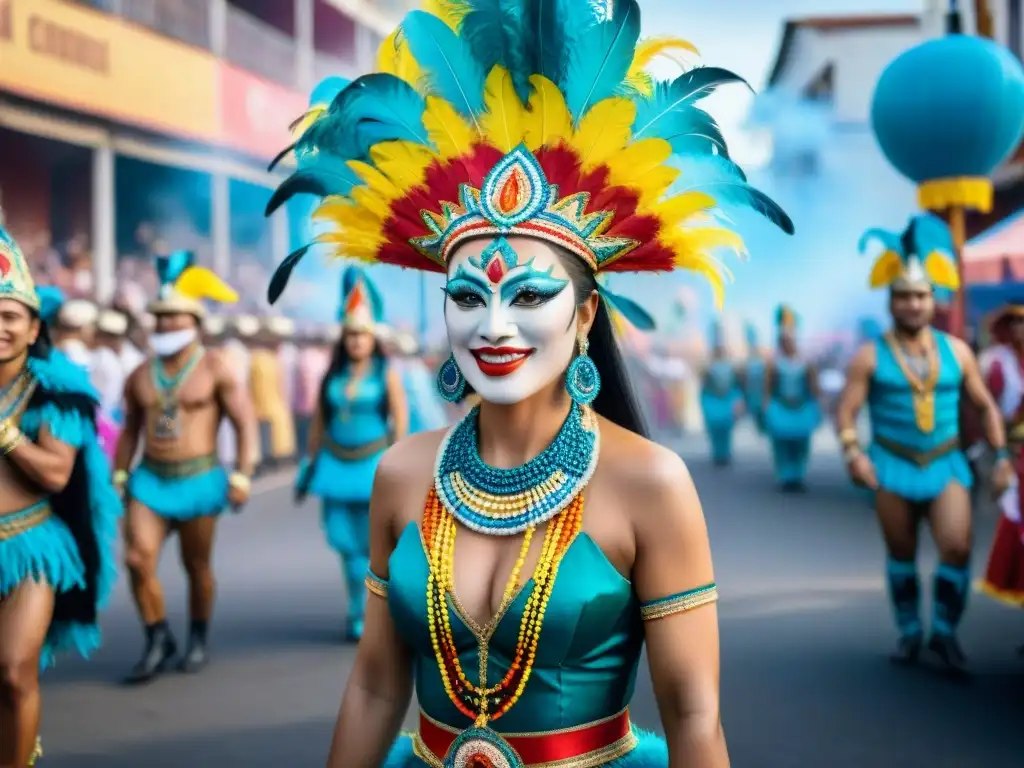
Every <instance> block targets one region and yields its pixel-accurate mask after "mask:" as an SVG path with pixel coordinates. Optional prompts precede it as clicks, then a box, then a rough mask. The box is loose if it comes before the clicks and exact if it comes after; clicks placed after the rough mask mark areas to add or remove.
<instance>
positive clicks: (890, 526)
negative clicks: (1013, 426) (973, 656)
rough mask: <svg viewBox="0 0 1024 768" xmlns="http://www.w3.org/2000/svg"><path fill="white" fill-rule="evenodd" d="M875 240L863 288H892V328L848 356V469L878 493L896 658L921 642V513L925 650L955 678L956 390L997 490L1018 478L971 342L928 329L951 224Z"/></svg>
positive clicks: (952, 263)
mask: <svg viewBox="0 0 1024 768" xmlns="http://www.w3.org/2000/svg"><path fill="white" fill-rule="evenodd" d="M872 240H878V241H880V242H881V243H882V245H883V246H884V250H883V252H882V254H881V255H880V256H879V258H878V260H877V261H876V262H875V265H874V267H873V268H872V270H871V277H870V284H871V287H873V288H888V289H889V312H890V314H891V315H892V321H893V327H892V329H891V330H889V331H887V332H886V333H885V334H883V335H882V337H881V338H879V339H876V340H874V341H869V342H867V343H865V344H864V345H863V346H862V347H861V348H860V349H859V350H858V351H857V353H856V355H855V356H854V358H853V361H852V362H851V363H850V368H849V371H848V374H847V380H846V388H845V389H844V390H843V394H842V395H841V397H840V401H839V407H838V409H837V412H836V429H837V431H838V432H839V442H840V443H841V445H842V446H843V457H844V460H845V462H846V465H847V470H848V472H849V473H850V477H851V478H852V479H853V481H854V482H855V483H857V484H859V485H863V486H866V487H868V488H870V489H872V490H873V491H874V492H875V511H876V514H877V516H878V521H879V524H880V526H881V528H882V535H883V537H884V539H885V544H886V549H887V551H888V560H887V563H886V577H887V581H888V585H889V596H890V599H891V601H892V605H893V613H894V614H895V618H896V624H897V628H898V630H899V634H900V637H899V640H898V644H897V649H896V653H895V654H894V655H893V657H892V658H893V661H895V662H896V663H899V664H911V663H914V662H916V661H917V660H918V658H919V656H920V653H921V650H922V647H923V644H924V626H923V624H922V621H921V616H920V600H921V594H920V593H921V586H920V580H919V577H918V571H917V545H918V529H919V527H920V521H921V519H922V518H927V520H928V522H929V524H930V527H931V531H932V536H933V538H934V539H935V545H936V549H938V551H939V560H940V563H939V567H938V569H937V571H936V572H935V576H934V587H933V589H934V594H933V598H934V599H933V601H932V626H931V638H930V641H929V644H928V647H929V649H930V650H931V651H932V652H933V653H934V654H935V655H936V656H937V658H938V660H939V661H940V662H941V663H942V665H943V667H944V668H945V669H946V671H948V672H951V673H954V674H956V675H961V674H963V673H964V672H965V671H966V662H967V659H966V656H965V655H964V652H963V650H962V649H961V647H960V644H959V642H958V640H957V637H956V631H957V627H958V625H959V623H960V620H961V618H962V617H963V614H964V610H965V609H966V606H967V598H968V594H969V591H970V571H969V564H970V556H971V543H972V542H971V501H970V496H969V491H970V488H971V485H972V483H973V479H972V476H971V470H970V468H969V467H968V465H967V458H966V457H965V455H964V453H963V451H962V450H961V449H960V435H959V432H960V396H961V392H963V393H964V394H966V395H967V397H968V398H969V399H970V401H971V403H972V404H973V405H974V406H975V407H977V408H978V410H979V411H980V412H981V413H983V414H984V423H985V436H986V438H987V440H988V442H989V445H991V446H992V447H993V448H994V449H995V451H996V455H997V461H996V467H995V472H994V476H993V486H994V487H995V489H996V490H997V491H999V492H1000V493H1001V492H1003V491H1005V490H1006V488H1007V487H1008V486H1009V484H1010V482H1011V480H1012V479H1013V466H1012V464H1011V463H1010V460H1009V452H1008V450H1007V447H1006V438H1005V431H1004V429H1003V419H1002V416H1001V414H1000V412H999V408H998V406H997V405H996V403H995V401H994V400H993V399H992V396H991V394H990V393H989V391H988V388H987V387H986V386H985V381H984V379H983V378H982V375H981V372H980V370H979V369H978V363H977V360H976V359H975V357H974V354H973V353H972V352H971V349H970V347H968V345H967V344H966V343H964V342H963V341H961V340H960V339H957V338H955V337H953V336H950V335H948V334H946V333H942V332H940V331H936V330H934V329H933V328H932V327H931V321H932V319H933V317H934V313H935V304H936V295H937V294H939V293H940V292H943V291H944V292H952V291H955V290H957V288H959V277H958V275H957V269H956V259H955V256H954V253H955V249H954V245H953V240H952V237H951V235H950V232H949V229H948V227H946V225H945V223H944V222H942V221H941V220H940V219H938V218H936V217H935V216H932V215H922V216H915V217H913V218H912V219H911V220H910V223H909V224H908V226H907V228H906V229H905V230H904V231H903V232H902V233H893V232H886V231H884V230H880V229H872V230H869V231H868V232H867V233H866V234H865V235H864V236H863V237H862V238H861V244H860V247H861V250H862V251H863V250H864V248H865V246H866V245H867V244H868V243H869V242H871V241H872ZM865 404H866V405H867V408H868V414H869V416H870V417H871V444H870V447H869V448H868V449H867V450H866V451H865V449H863V448H862V447H861V440H860V437H859V435H858V433H857V427H856V425H857V415H858V413H859V411H860V409H861V408H862V407H863V406H864V405H865Z"/></svg>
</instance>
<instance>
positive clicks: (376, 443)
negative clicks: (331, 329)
mask: <svg viewBox="0 0 1024 768" xmlns="http://www.w3.org/2000/svg"><path fill="white" fill-rule="evenodd" d="M383 312H384V306H383V300H382V299H381V295H380V293H379V292H378V291H377V288H376V286H375V285H374V284H373V281H372V280H371V279H370V276H369V275H368V274H366V272H365V271H364V270H363V269H361V268H359V267H349V268H348V269H346V270H345V272H344V273H343V275H342V279H341V307H340V308H339V310H338V320H339V322H340V323H341V325H342V334H341V338H340V339H339V340H338V343H337V344H336V345H335V348H334V354H333V356H332V358H331V366H330V368H329V369H328V371H327V375H326V376H324V379H323V383H322V384H321V386H320V400H319V405H318V408H317V412H316V414H315V415H314V416H313V425H312V427H311V428H310V438H309V445H308V446H307V453H306V456H307V458H306V459H303V461H302V463H301V465H300V469H299V474H298V486H297V489H298V492H299V496H300V497H302V496H305V495H306V494H307V493H311V494H313V495H314V496H319V497H320V500H321V502H322V504H323V507H322V521H323V528H324V534H325V535H326V536H327V543H328V544H329V545H330V547H331V549H333V550H334V551H335V552H337V553H338V554H339V555H340V556H341V563H342V571H343V573H344V576H345V585H346V587H347V589H348V625H347V636H348V639H349V640H353V641H358V640H359V638H361V637H362V636H363V621H364V614H365V613H366V587H365V583H364V580H365V578H366V572H367V571H366V569H367V568H368V567H369V564H370V509H369V507H370V489H371V488H372V486H373V476H374V473H375V472H376V471H377V464H378V463H379V462H380V458H381V456H383V455H384V451H385V450H386V449H387V447H388V446H389V445H391V444H392V443H393V442H395V441H396V440H400V439H401V438H403V437H405V435H406V433H407V431H408V425H409V417H408V413H407V410H406V400H405V390H404V389H403V387H402V382H401V379H400V378H399V376H398V374H397V372H395V371H393V370H392V369H391V368H390V366H389V363H388V360H387V359H386V358H385V356H384V354H383V352H382V351H381V348H380V343H379V341H378V340H377V338H376V336H375V335H374V334H375V330H376V327H377V325H378V324H379V323H380V322H381V320H382V318H383ZM310 457H311V458H310Z"/></svg>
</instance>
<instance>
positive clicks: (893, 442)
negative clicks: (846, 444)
mask: <svg viewBox="0 0 1024 768" xmlns="http://www.w3.org/2000/svg"><path fill="white" fill-rule="evenodd" d="M932 333H933V335H934V337H935V345H936V351H937V353H938V362H939V376H938V379H937V381H936V382H935V426H934V429H932V430H931V431H929V432H924V431H922V430H921V429H920V427H918V425H917V422H916V421H915V418H914V399H913V393H912V390H911V387H910V381H909V380H908V379H907V375H906V374H905V373H904V372H903V369H902V368H901V367H900V364H899V362H898V361H897V359H896V356H895V355H894V354H893V351H892V349H891V348H890V347H889V342H888V340H887V339H886V338H884V337H883V338H881V339H878V340H876V341H875V359H876V363H875V375H874V376H873V377H872V379H871V390H870V392H869V395H868V412H869V414H870V416H871V433H872V436H873V442H872V444H871V449H870V451H869V455H870V456H871V460H872V461H873V462H874V465H875V472H876V473H877V476H878V483H879V485H880V486H881V488H883V489H884V490H886V491H890V492H892V493H894V494H896V495H897V496H901V497H903V498H904V499H908V500H910V501H929V500H931V499H934V498H935V497H936V496H938V495H939V494H940V493H942V491H943V489H944V488H945V487H946V486H947V485H948V484H949V483H951V482H957V483H960V484H961V485H962V486H964V487H965V488H970V487H971V485H972V483H973V478H972V476H971V468H970V466H969V465H968V463H967V457H966V456H964V454H963V452H962V451H961V450H960V447H959V437H960V387H961V385H962V384H963V372H962V371H961V370H960V362H959V361H958V360H957V359H956V355H955V353H954V352H953V346H952V344H951V343H950V340H949V337H948V336H947V335H946V334H945V333H941V332H940V331H932ZM896 446H899V448H896ZM944 447H945V448H951V450H944ZM906 452H911V453H914V454H918V455H919V456H922V457H927V456H929V455H931V456H933V457H934V458H933V460H931V461H927V462H925V463H924V466H920V465H919V464H917V463H914V462H912V461H909V460H908V459H907V457H906V456H901V455H898V453H906Z"/></svg>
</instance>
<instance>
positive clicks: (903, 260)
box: [858, 214, 960, 292]
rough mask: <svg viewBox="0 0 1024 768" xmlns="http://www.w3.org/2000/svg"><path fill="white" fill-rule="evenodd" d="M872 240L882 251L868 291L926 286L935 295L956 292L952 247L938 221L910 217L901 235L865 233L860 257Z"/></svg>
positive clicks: (877, 231)
mask: <svg viewBox="0 0 1024 768" xmlns="http://www.w3.org/2000/svg"><path fill="white" fill-rule="evenodd" d="M872 240H878V241H879V242H880V243H881V244H882V247H883V248H884V250H883V251H882V254H881V255H880V256H879V257H878V259H877V260H876V261H875V264H874V266H873V267H872V268H871V276H870V278H869V279H868V282H869V284H870V286H871V287H872V288H899V287H900V286H921V285H926V286H931V287H932V288H935V289H936V290H937V291H939V292H955V291H957V290H958V289H959V288H960V275H959V273H958V272H957V261H956V246H955V245H954V243H953V236H952V234H951V233H950V231H949V227H947V226H946V224H945V222H944V221H942V219H940V218H938V217H936V216H933V215H932V214H921V215H918V216H914V217H912V218H911V219H910V223H909V224H907V228H906V229H905V230H903V233H902V234H897V233H895V232H888V231H886V230H884V229H869V230H868V231H867V232H865V233H864V234H863V235H862V236H861V238H860V243H859V244H858V249H859V250H860V252H861V253H864V251H865V250H866V249H867V246H868V244H869V243H870V242H871V241H872Z"/></svg>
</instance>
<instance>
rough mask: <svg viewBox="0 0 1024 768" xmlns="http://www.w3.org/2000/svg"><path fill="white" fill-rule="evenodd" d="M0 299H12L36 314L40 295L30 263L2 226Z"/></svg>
mask: <svg viewBox="0 0 1024 768" xmlns="http://www.w3.org/2000/svg"><path fill="white" fill-rule="evenodd" d="M0 299H12V300H14V301H17V302H19V303H21V304H24V305H25V306H26V307H28V308H29V309H32V310H34V311H36V312H38V311H39V309H40V303H39V294H38V293H36V284H35V281H33V280H32V273H31V272H30V271H29V268H28V262H27V261H26V260H25V256H24V254H22V252H21V249H20V248H19V247H18V244H17V243H15V242H14V238H13V237H11V235H10V234H9V233H8V232H7V230H6V229H4V228H3V227H2V226H0Z"/></svg>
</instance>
